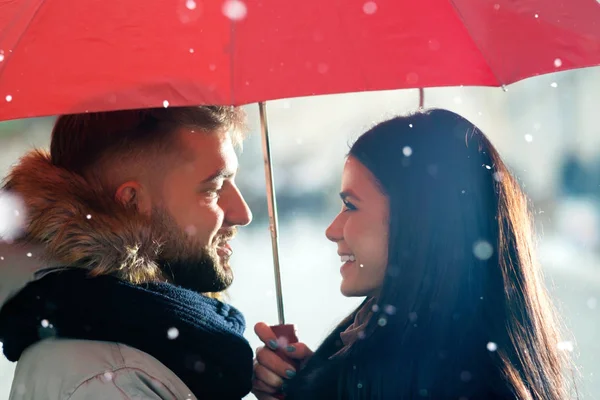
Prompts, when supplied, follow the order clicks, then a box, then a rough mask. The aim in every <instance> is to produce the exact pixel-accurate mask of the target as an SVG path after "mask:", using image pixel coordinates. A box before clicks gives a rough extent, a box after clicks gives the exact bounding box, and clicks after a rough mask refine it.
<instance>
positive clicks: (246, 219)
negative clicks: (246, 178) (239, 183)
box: [225, 187, 252, 226]
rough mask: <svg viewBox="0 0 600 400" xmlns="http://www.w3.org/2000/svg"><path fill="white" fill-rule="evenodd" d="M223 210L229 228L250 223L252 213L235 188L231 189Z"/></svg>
mask: <svg viewBox="0 0 600 400" xmlns="http://www.w3.org/2000/svg"><path fill="white" fill-rule="evenodd" d="M226 206H227V209H226V210H225V212H226V214H225V220H226V221H227V223H228V224H229V225H231V226H246V225H248V224H249V223H250V222H252V211H250V207H248V204H247V203H246V200H244V196H242V193H241V192H240V190H239V189H238V188H237V187H234V188H233V192H232V194H231V197H230V199H228V203H227V205H226Z"/></svg>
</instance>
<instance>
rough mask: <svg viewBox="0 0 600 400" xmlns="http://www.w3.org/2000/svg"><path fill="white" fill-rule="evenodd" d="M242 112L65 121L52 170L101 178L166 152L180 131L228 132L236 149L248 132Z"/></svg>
mask: <svg viewBox="0 0 600 400" xmlns="http://www.w3.org/2000/svg"><path fill="white" fill-rule="evenodd" d="M245 123H246V115H245V112H244V111H243V110H242V109H241V108H240V107H232V106H198V107H172V108H151V109H143V110H125V111H107V112H96V113H86V114H70V115H63V116H60V117H59V118H58V120H57V121H56V124H55V125H54V129H53V131H52V139H51V143H50V156H51V160H52V164H54V165H56V166H58V167H61V168H64V169H66V170H68V171H70V172H74V173H77V174H79V175H81V176H88V175H90V174H91V175H94V176H95V177H98V178H100V175H102V174H101V171H102V170H103V167H106V165H107V164H109V163H120V162H123V161H126V160H133V161H137V160H141V159H143V160H144V161H145V159H147V158H149V157H148V156H150V157H152V156H156V155H160V154H163V153H165V152H168V151H169V150H171V149H172V148H173V146H174V144H176V142H177V140H176V135H175V134H176V132H177V131H178V130H179V129H181V128H185V129H189V130H191V131H194V130H198V131H200V132H206V133H211V132H218V131H229V132H230V134H231V135H232V140H233V141H234V143H235V144H240V143H241V141H242V139H243V135H244V133H245V132H246V126H245Z"/></svg>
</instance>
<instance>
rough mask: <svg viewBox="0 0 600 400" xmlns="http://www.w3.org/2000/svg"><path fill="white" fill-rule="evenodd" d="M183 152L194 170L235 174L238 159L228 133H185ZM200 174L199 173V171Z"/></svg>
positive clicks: (182, 139)
mask: <svg viewBox="0 0 600 400" xmlns="http://www.w3.org/2000/svg"><path fill="white" fill-rule="evenodd" d="M180 140H181V148H182V152H183V153H184V154H185V156H184V157H185V158H186V161H187V163H188V164H189V165H192V166H193V167H194V169H196V170H199V169H201V170H202V171H205V172H206V174H207V177H208V176H209V174H215V173H218V172H219V171H221V172H223V173H224V174H228V173H235V171H236V170H237V166H238V159H237V155H236V153H235V149H234V147H233V142H232V141H231V136H230V135H229V133H227V132H201V131H200V132H199V131H195V132H194V131H193V130H188V131H183V132H181V135H180ZM198 172H199V171H198Z"/></svg>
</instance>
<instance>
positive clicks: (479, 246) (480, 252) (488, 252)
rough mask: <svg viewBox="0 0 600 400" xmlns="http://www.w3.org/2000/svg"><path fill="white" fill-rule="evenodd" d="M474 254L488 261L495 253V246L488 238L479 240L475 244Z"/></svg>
mask: <svg viewBox="0 0 600 400" xmlns="http://www.w3.org/2000/svg"><path fill="white" fill-rule="evenodd" d="M473 254H474V255H475V257H477V258H478V259H480V260H481V261H486V260H489V259H490V258H491V257H492V254H494V247H493V246H492V245H491V244H490V242H488V241H487V240H478V241H477V242H475V244H473Z"/></svg>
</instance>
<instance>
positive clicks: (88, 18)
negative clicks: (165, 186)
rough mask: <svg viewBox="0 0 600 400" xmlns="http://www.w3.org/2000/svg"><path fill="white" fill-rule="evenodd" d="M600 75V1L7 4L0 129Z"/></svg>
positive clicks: (1, 21)
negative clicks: (51, 118)
mask: <svg viewBox="0 0 600 400" xmlns="http://www.w3.org/2000/svg"><path fill="white" fill-rule="evenodd" d="M595 65H600V4H599V3H598V1H597V0H569V1H550V0H418V1H409V0H404V1H402V0H344V1H327V0H305V1H303V2H296V3H290V2H287V1H281V0H176V1H166V0H143V1H142V0H78V1H57V0H55V1H51V0H45V1H44V0H0V104H1V107H0V120H8V119H16V118H23V117H34V116H44V115H55V114H64V113H77V112H86V111H103V110H116V109H130V108H144V107H157V106H165V107H168V106H183V105H197V104H247V103H252V102H256V101H261V102H262V101H266V100H271V99H277V98H286V97H297V96H306V95H314V94H331V93H342V92H357V91H367V90H382V89H400V88H415V87H419V88H423V87H431V86H454V85H482V86H501V85H507V84H510V83H512V82H515V81H518V80H520V79H524V78H527V77H530V76H533V75H538V74H543V73H548V72H555V71H561V70H567V69H572V68H582V67H589V66H595ZM260 110H261V122H262V128H263V145H264V150H265V151H264V154H265V166H266V169H265V170H266V174H267V186H268V190H269V192H268V193H269V196H268V199H269V211H270V212H269V215H270V223H271V229H272V238H273V249H274V256H275V268H276V285H277V298H278V309H279V319H280V323H283V321H284V316H283V301H282V296H281V282H280V278H279V263H278V256H277V215H276V207H275V196H274V189H273V185H272V182H273V181H272V173H271V165H270V151H269V139H268V132H267V124H266V109H265V106H264V103H261V108H260Z"/></svg>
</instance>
